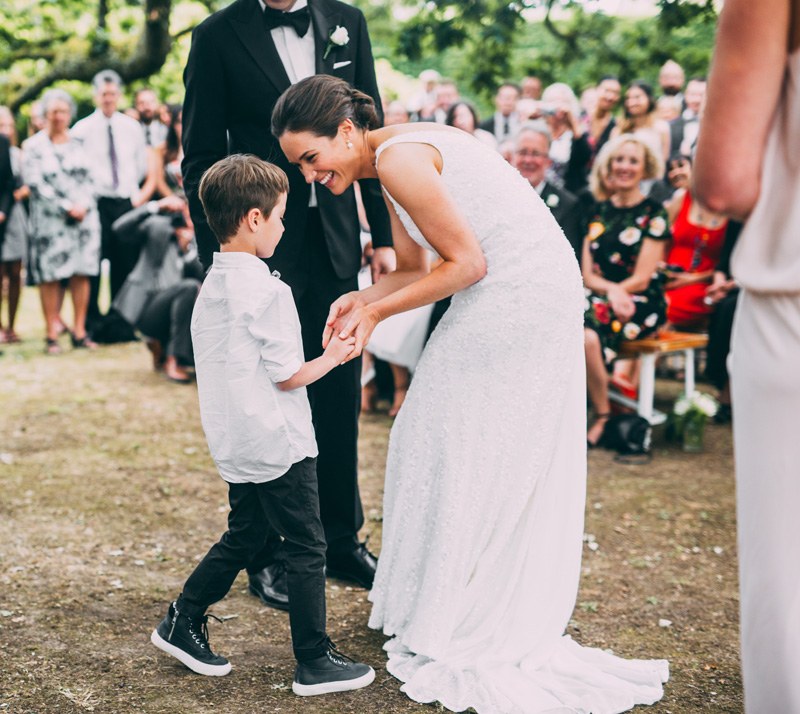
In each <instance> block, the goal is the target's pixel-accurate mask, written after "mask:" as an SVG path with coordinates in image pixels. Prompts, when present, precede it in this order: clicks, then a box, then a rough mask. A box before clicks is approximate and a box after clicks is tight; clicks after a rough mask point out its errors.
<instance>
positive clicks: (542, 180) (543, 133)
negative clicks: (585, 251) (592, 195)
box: [514, 122, 586, 262]
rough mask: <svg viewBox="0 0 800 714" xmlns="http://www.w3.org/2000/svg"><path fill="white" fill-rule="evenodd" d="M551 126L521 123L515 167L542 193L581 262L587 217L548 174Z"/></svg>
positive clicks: (537, 123)
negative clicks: (551, 181) (552, 181)
mask: <svg viewBox="0 0 800 714" xmlns="http://www.w3.org/2000/svg"><path fill="white" fill-rule="evenodd" d="M550 164H551V159H550V130H549V129H548V128H547V125H546V124H545V123H544V122H528V123H526V124H523V125H522V126H521V127H520V129H519V131H518V132H517V135H516V137H515V139H514V167H515V168H516V169H517V171H519V172H520V174H522V177H523V178H524V179H526V180H527V181H528V182H529V183H530V185H531V186H533V188H534V189H535V190H536V193H538V194H539V196H541V198H542V200H543V201H544V202H545V204H546V205H547V207H548V208H549V209H550V212H551V213H552V214H553V218H555V219H556V222H557V223H558V225H559V226H561V230H562V231H564V235H565V236H566V237H567V240H568V241H569V242H570V245H572V249H573V250H574V251H575V257H576V258H577V260H578V261H579V262H580V255H581V248H582V245H583V237H584V236H585V235H586V220H585V214H584V211H583V210H582V206H581V204H580V202H579V201H578V199H577V198H576V197H575V196H573V195H572V194H571V193H570V192H569V191H566V190H564V189H561V188H558V186H554V185H553V184H552V183H550V182H549V181H548V180H547V178H546V175H547V169H548V168H550Z"/></svg>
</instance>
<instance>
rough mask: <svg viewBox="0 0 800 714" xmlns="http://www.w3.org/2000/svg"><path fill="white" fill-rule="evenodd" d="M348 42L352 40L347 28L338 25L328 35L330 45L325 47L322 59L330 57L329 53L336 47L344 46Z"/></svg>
mask: <svg viewBox="0 0 800 714" xmlns="http://www.w3.org/2000/svg"><path fill="white" fill-rule="evenodd" d="M348 42H350V35H349V34H348V32H347V28H346V27H342V26H341V25H336V27H334V28H333V29H332V30H331V34H330V35H329V36H328V45H327V46H326V47H325V54H323V55H322V59H323V60H326V59H328V55H329V54H330V53H331V50H332V49H333V48H334V47H344V46H345V45H346V44H347V43H348Z"/></svg>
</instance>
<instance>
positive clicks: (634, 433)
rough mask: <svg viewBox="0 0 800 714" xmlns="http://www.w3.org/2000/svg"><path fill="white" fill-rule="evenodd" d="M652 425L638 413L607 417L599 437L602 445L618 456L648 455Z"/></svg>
mask: <svg viewBox="0 0 800 714" xmlns="http://www.w3.org/2000/svg"><path fill="white" fill-rule="evenodd" d="M652 436H653V427H652V425H651V424H650V422H649V421H647V419H645V418H644V417H642V416H639V415H638V414H615V415H614V416H612V417H609V419H608V421H607V422H606V425H605V428H604V429H603V435H602V437H601V442H602V446H604V447H605V448H606V449H612V450H614V451H616V452H617V454H619V455H620V456H649V455H650V440H651V439H652Z"/></svg>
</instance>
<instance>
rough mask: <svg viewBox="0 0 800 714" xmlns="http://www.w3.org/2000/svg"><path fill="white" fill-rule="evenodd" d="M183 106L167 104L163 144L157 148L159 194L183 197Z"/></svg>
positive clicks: (157, 185) (157, 186)
mask: <svg viewBox="0 0 800 714" xmlns="http://www.w3.org/2000/svg"><path fill="white" fill-rule="evenodd" d="M182 128H183V107H182V106H181V105H180V104H170V105H169V123H168V124H167V135H166V139H165V140H164V143H163V145H162V146H161V147H160V148H159V149H158V159H159V161H158V163H159V173H158V181H157V184H156V190H157V192H158V195H159V196H162V197H163V196H169V195H170V194H173V193H175V194H177V195H178V196H181V197H183V196H184V193H183V176H182V174H181V162H182V161H183V147H182V144H181V141H182V136H183V132H182Z"/></svg>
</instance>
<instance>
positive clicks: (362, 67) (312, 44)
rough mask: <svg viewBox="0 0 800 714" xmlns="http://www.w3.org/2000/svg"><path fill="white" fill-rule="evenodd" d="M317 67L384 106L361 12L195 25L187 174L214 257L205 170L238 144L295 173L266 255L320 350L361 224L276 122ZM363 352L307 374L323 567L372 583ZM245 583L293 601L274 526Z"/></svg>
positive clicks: (273, 5)
mask: <svg viewBox="0 0 800 714" xmlns="http://www.w3.org/2000/svg"><path fill="white" fill-rule="evenodd" d="M312 74H330V75H334V76H336V77H341V78H342V79H345V80H347V81H348V82H349V83H350V84H352V85H353V86H354V87H356V88H358V89H360V90H361V91H363V92H365V93H367V94H369V95H370V96H372V97H373V98H374V99H375V104H376V106H377V107H380V106H381V102H380V97H379V95H378V86H377V81H376V78H375V66H374V61H373V58H372V49H371V46H370V40H369V35H368V34H367V25H366V21H365V20H364V16H363V15H362V14H361V12H360V11H359V10H357V9H355V8H352V7H350V6H348V5H345V4H344V3H341V2H338V1H337V0H235V2H233V3H232V4H231V5H229V6H228V7H226V8H224V9H223V10H220V11H218V12H216V13H214V14H213V15H211V16H210V17H209V18H207V19H206V20H205V21H204V22H203V23H201V24H200V25H199V26H198V27H197V28H196V29H195V31H194V34H193V37H192V48H191V51H190V53H189V59H188V61H187V64H186V69H185V72H184V82H185V85H186V97H185V100H184V107H183V147H184V154H185V158H184V160H183V174H184V186H185V187H186V193H187V195H188V198H189V206H190V210H191V215H192V219H193V221H194V226H195V231H196V235H197V242H198V247H199V252H200V259H201V261H202V262H203V264H204V266H205V267H206V268H208V267H209V266H210V265H211V262H212V258H213V251H214V249H215V247H216V246H217V243H216V241H215V239H214V236H213V234H212V232H211V230H210V229H209V227H208V224H207V223H206V220H205V216H204V215H203V210H202V206H201V205H200V202H199V200H198V195H197V188H198V184H199V183H200V178H201V176H202V175H203V172H204V171H205V170H206V169H208V168H209V167H210V166H211V165H212V164H213V163H214V162H215V161H217V160H218V159H220V158H222V157H224V156H226V155H228V154H231V153H250V154H255V155H256V156H259V157H261V158H263V159H266V160H267V161H271V162H273V163H275V164H277V165H278V166H280V167H281V168H282V169H283V170H284V171H285V172H286V173H287V174H288V176H289V185H290V190H289V197H288V203H287V207H286V213H285V217H284V222H285V224H286V233H285V234H284V238H283V240H282V241H281V242H280V244H279V246H278V249H277V250H276V252H275V255H274V257H273V258H271V259H270V261H269V267H270V268H271V269H273V270H277V271H278V272H279V273H280V276H281V278H282V279H283V280H284V281H285V282H286V283H288V284H289V286H291V288H292V292H293V294H294V298H295V302H296V304H297V310H298V313H299V316H300V323H301V327H302V332H303V345H304V350H305V358H306V359H307V360H310V359H313V358H315V357H317V356H319V355H320V354H322V330H323V327H324V324H325V320H326V318H327V315H328V309H329V307H330V305H331V303H332V302H333V301H334V300H335V299H336V298H338V297H339V296H340V295H342V294H343V293H345V292H348V291H350V290H357V289H358V286H357V279H356V276H357V273H358V270H359V268H360V265H361V244H360V239H359V234H360V226H359V221H358V216H357V212H356V199H355V195H354V192H353V189H352V188H350V189H348V190H347V192H345V193H344V194H343V195H341V196H333V195H332V194H331V193H329V192H328V191H327V190H326V189H325V188H322V187H321V186H316V185H314V186H309V185H308V184H306V183H305V181H304V179H303V176H302V174H301V173H300V171H298V170H297V168H296V167H295V166H292V165H290V164H289V162H288V161H287V159H286V157H285V156H284V155H283V153H282V152H281V149H280V145H279V144H278V142H277V141H276V140H275V138H274V137H273V136H272V133H271V132H270V117H271V114H272V109H273V107H274V106H275V102H276V101H277V100H278V97H279V96H280V95H281V93H282V92H283V91H284V90H286V89H288V88H289V86H290V85H291V84H294V83H295V82H298V81H299V80H301V79H303V78H305V77H308V76H310V75H312ZM361 195H362V197H363V202H364V207H365V209H366V214H367V219H368V221H369V224H370V229H371V233H372V243H373V245H374V246H375V247H376V250H375V256H376V257H375V258H373V260H372V271H373V279H377V278H378V277H379V276H380V275H381V274H384V273H387V272H390V271H391V270H393V269H394V251H393V249H392V248H391V245H392V242H391V234H390V228H389V217H388V214H387V211H386V206H385V204H384V201H383V197H382V195H381V192H380V187H379V185H378V183H377V181H362V182H361ZM360 369H361V361H360V360H352V361H350V362H347V363H346V364H345V365H344V366H343V367H340V368H338V369H335V370H333V371H332V372H331V373H330V374H329V375H327V376H326V377H324V378H323V379H321V380H320V381H318V382H316V383H315V384H314V385H312V386H309V388H308V396H309V400H310V402H311V408H312V415H313V420H314V428H315V431H316V437H317V443H318V447H319V458H318V464H317V474H318V480H319V497H320V510H321V516H322V523H323V525H324V527H325V536H326V539H327V542H328V552H327V569H328V574H329V575H332V576H334V577H340V578H344V579H347V580H351V581H353V582H356V583H358V584H359V585H362V586H363V587H367V588H369V587H371V586H372V579H373V576H374V573H375V566H376V561H375V558H374V556H373V555H372V554H371V553H370V552H369V551H368V550H367V549H366V547H365V546H364V544H363V543H359V541H358V540H357V533H358V531H359V529H360V528H361V526H362V525H363V523H364V514H363V511H362V507H361V498H360V495H359V491H358V479H357V476H358V474H357V459H356V446H357V444H356V442H357V438H358V410H359V405H360ZM248 575H249V578H250V590H251V592H253V593H254V594H255V595H258V596H259V597H260V598H261V599H262V601H264V602H265V603H266V604H267V605H270V606H272V607H277V608H280V609H288V594H287V589H286V576H285V569H284V565H283V562H282V559H281V556H280V539H279V537H278V536H277V534H274V535H273V536H272V537H271V538H270V539H269V540H268V541H267V542H266V543H265V546H264V548H263V549H262V551H261V552H260V553H259V554H258V555H257V556H256V557H254V559H253V560H252V561H251V564H250V567H248Z"/></svg>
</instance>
